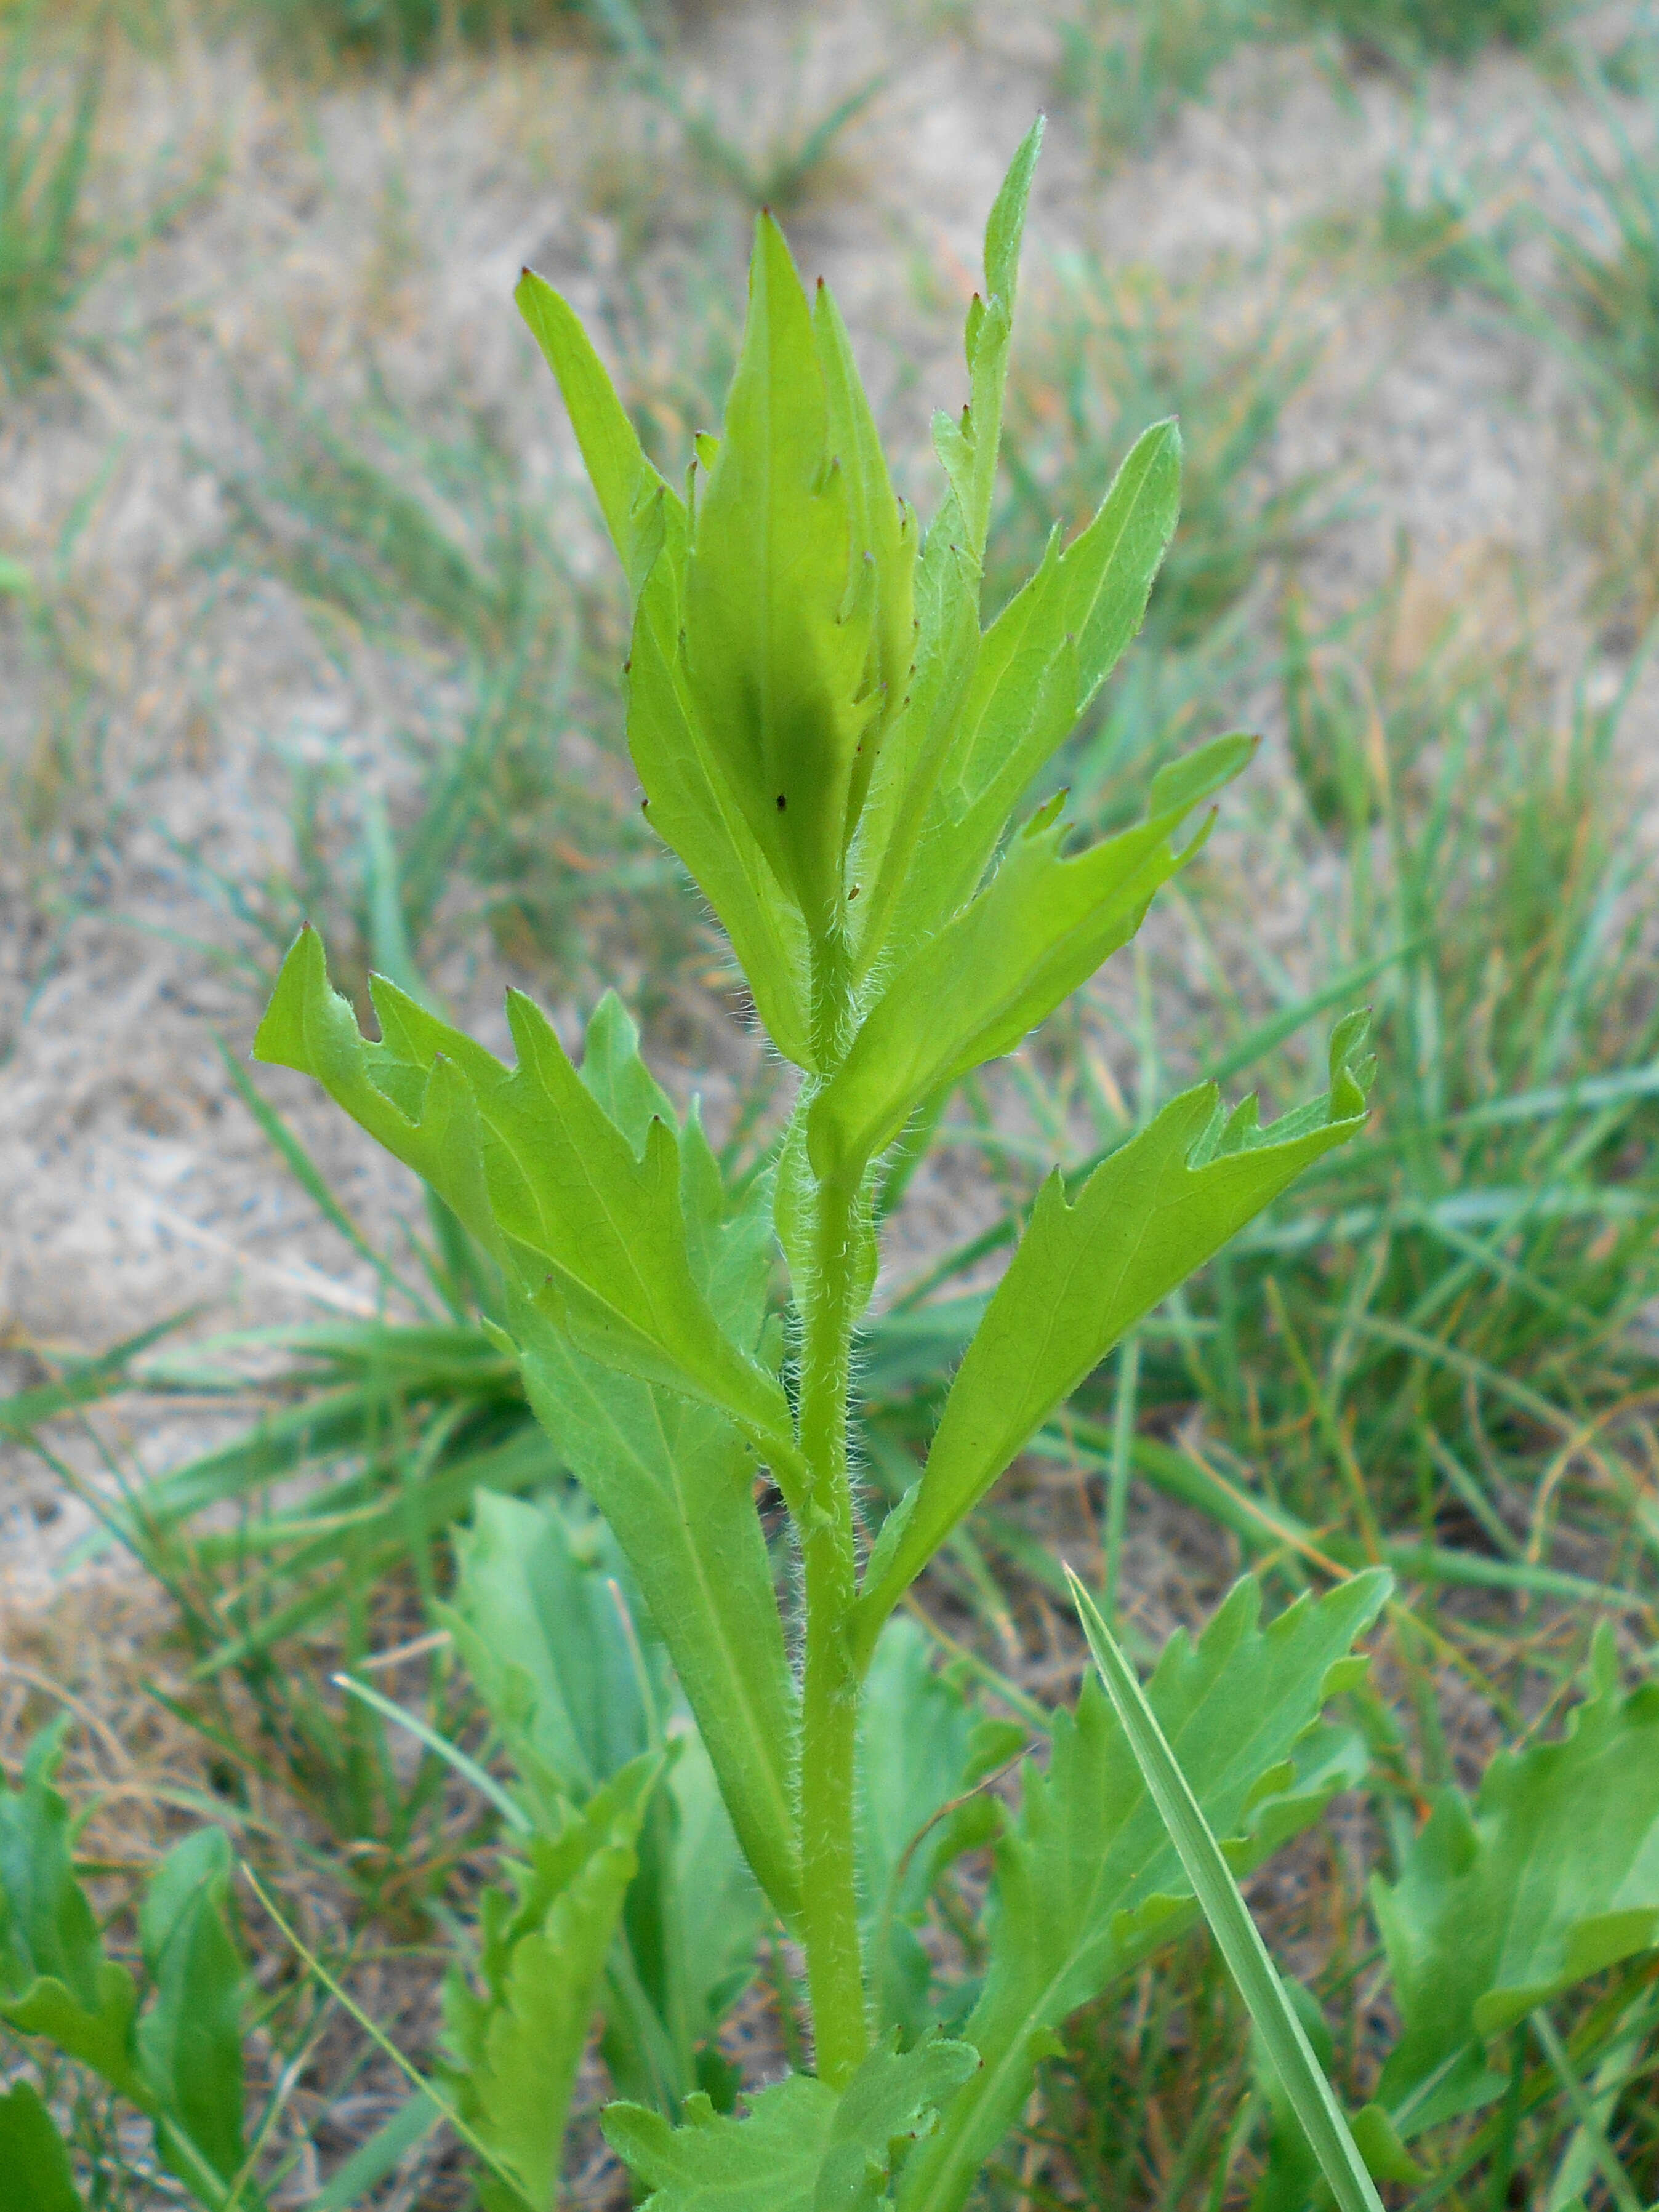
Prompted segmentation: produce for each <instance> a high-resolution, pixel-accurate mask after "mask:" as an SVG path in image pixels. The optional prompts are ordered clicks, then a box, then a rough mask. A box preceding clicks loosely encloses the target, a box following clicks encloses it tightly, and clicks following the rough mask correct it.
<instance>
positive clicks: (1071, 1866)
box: [898, 1574, 1388, 2212]
mask: <svg viewBox="0 0 1659 2212" xmlns="http://www.w3.org/2000/svg"><path fill="white" fill-rule="evenodd" d="M1387 1588H1388V1578H1387V1577H1386V1576H1383V1575H1376V1574H1371V1575H1364V1576H1357V1577H1354V1579H1353V1580H1352V1581H1351V1582H1347V1583H1342V1584H1341V1585H1340V1587H1339V1588H1337V1589H1334V1590H1332V1591H1331V1592H1329V1593H1328V1595H1326V1596H1325V1597H1323V1598H1321V1599H1319V1600H1317V1601H1315V1600H1313V1599H1310V1598H1302V1599H1299V1600H1298V1601H1297V1603H1296V1604H1295V1605H1293V1606H1291V1607H1290V1608H1289V1610H1288V1611H1287V1612H1285V1613H1281V1614H1280V1615H1279V1618H1278V1619H1277V1620H1274V1621H1273V1622H1272V1623H1270V1624H1269V1626H1267V1628H1266V1629H1263V1628H1261V1627H1260V1626H1258V1616H1259V1613H1260V1609H1261V1591H1260V1589H1259V1586H1258V1585H1257V1584H1256V1583H1254V1582H1251V1581H1245V1582H1242V1583H1238V1584H1237V1587H1236V1588H1235V1589H1233V1591H1232V1592H1231V1595H1230V1596H1229V1597H1228V1598H1227V1600H1226V1601H1225V1604H1224V1605H1223V1606H1222V1607H1221V1608H1220V1610H1219V1611H1218V1613H1216V1615H1215V1617H1214V1618H1213V1620H1212V1621H1211V1622H1210V1624H1209V1626H1208V1627H1207V1628H1206V1630H1205V1632H1204V1633H1203V1635H1202V1637H1201V1638H1200V1639H1199V1641H1198V1643H1197V1644H1190V1643H1189V1642H1188V1638H1187V1637H1186V1635H1185V1633H1184V1632H1181V1631H1177V1632H1176V1635H1174V1636H1173V1637H1171V1638H1170V1642H1169V1644H1167V1645H1166V1646H1165V1648H1164V1654H1163V1656H1162V1657H1161V1659H1160V1660H1159V1662H1158V1669H1157V1672H1156V1673H1155V1674H1154V1675H1153V1676H1152V1680H1151V1681H1150V1682H1149V1683H1148V1685H1147V1686H1146V1695H1147V1698H1148V1700H1149V1702H1150V1704H1151V1705H1152V1711H1153V1712H1154V1713H1155V1714H1156V1715H1157V1717H1158V1723H1159V1725H1160V1727H1161V1728H1162V1729H1163V1731H1164V1735H1165V1737H1166V1739H1167V1740H1168V1741H1169V1743H1170V1747H1171V1748H1172V1749H1173V1751H1174V1753H1175V1754H1176V1757H1177V1758H1178V1759H1179V1760H1180V1762H1181V1766H1182V1771H1183V1772H1184V1773H1185V1774H1186V1776H1187V1778H1188V1782H1189V1783H1190V1784H1191V1785H1192V1789H1193V1790H1194V1794H1195V1796H1196V1797H1197V1799H1198V1802H1199V1803H1200V1806H1201V1807H1202V1808H1203V1812H1204V1817H1205V1819H1206V1820H1207V1821H1208V1822H1209V1825H1210V1826H1211V1828H1212V1831H1213V1832H1215V1833H1216V1834H1217V1835H1218V1836H1220V1837H1222V1838H1225V1839H1226V1843H1225V1848H1226V1850H1227V1853H1228V1857H1229V1860H1230V1862H1231V1864H1232V1865H1233V1867H1234V1868H1235V1869H1236V1870H1237V1871H1238V1872H1240V1873H1244V1872H1248V1871H1249V1869H1251V1868H1252V1867H1255V1866H1256V1865H1259V1864H1260V1863H1261V1861H1262V1860H1263V1859H1264V1858H1266V1857H1267V1856H1268V1855H1269V1854H1270V1853H1271V1852H1272V1851H1273V1850H1276V1849H1277V1848H1278V1846H1279V1844H1280V1843H1282V1842H1283V1841H1284V1840H1285V1838H1286V1837H1287V1836H1289V1835H1291V1834H1294V1833H1295V1832H1297V1830H1298V1829H1300V1828H1302V1827H1304V1826H1306V1825H1307V1823H1308V1822H1309V1821H1310V1820H1313V1819H1314V1818H1315V1817H1316V1815H1317V1814H1318V1813H1319V1812H1320V1811H1321V1810H1322V1808H1323V1807H1324V1805H1325V1804H1326V1803H1327V1802H1328V1801H1329V1798H1330V1797H1331V1796H1332V1795H1333V1793H1334V1791H1335V1790H1338V1789H1341V1788H1345V1787H1348V1786H1351V1785H1352V1783H1353V1781H1354V1780H1356V1779H1357V1778H1358V1777H1357V1772H1356V1770H1355V1765H1354V1762H1353V1756H1352V1746H1351V1744H1350V1743H1349V1741H1346V1740H1344V1741H1342V1742H1341V1743H1340V1745H1333V1744H1332V1743H1331V1741H1329V1739H1328V1736H1326V1735H1322V1734H1321V1733H1320V1732H1319V1731H1317V1729H1316V1722H1317V1719H1318V1715H1319V1711H1320V1708H1321V1706H1322V1705H1323V1703H1324V1702H1325V1700H1326V1699H1328V1698H1329V1697H1331V1696H1333V1695H1334V1694H1335V1693H1336V1692H1338V1691H1339V1690H1340V1689H1342V1688H1344V1687H1345V1686H1347V1685H1348V1684H1349V1683H1350V1682H1352V1680H1354V1679H1355V1677H1356V1675H1357V1674H1358V1672H1359V1671H1360V1670H1361V1668H1363V1666H1364V1662H1363V1661H1362V1660H1358V1659H1354V1658H1351V1657H1350V1656H1348V1654H1349V1650H1350V1647H1351V1646H1352V1643H1353V1640H1354V1638H1356V1637H1357V1636H1358V1635H1360V1634H1361V1633H1363V1632H1364V1630H1365V1629H1366V1628H1367V1627H1368V1626H1370V1623H1371V1621H1372V1620H1375V1619H1376V1613H1377V1612H1378V1609H1379V1608H1380V1607H1381V1606H1382V1604H1383V1599H1384V1596H1385V1595H1386V1593H1387ZM1052 1746H1053V1747H1052V1752H1051V1754H1050V1759H1049V1764H1048V1771H1047V1772H1046V1773H1044V1772H1042V1771H1039V1770H1038V1769H1037V1768H1036V1767H1035V1766H1030V1765H1028V1766H1027V1767H1026V1768H1025V1770H1024V1795H1023V1797H1022V1802H1021V1805H1020V1810H1019V1814H1018V1819H1017V1820H1015V1821H1014V1822H1013V1823H1012V1825H1011V1826H1010V1827H1009V1829H1008V1831H1007V1832H1006V1833H1005V1835H1004V1836H1003V1837H1002V1838H1001V1840H1000V1842H999V1843H998V1844H997V1846H996V1853H995V1874H996V1884H995V1893H994V1897H995V1901H994V1911H993V1917H992V1920H991V1926H990V1940H991V1955H990V1964H989V1968H988V1971H987V1976H986V1981H985V1987H984V1990H983V1991H982V1993H981V1996H980V1999H979V2002H977V2004H976V2005H975V2008H974V2010H973V2011H972V2013H970V2014H969V2017H968V2019H967V2020H966V2021H964V2023H963V2029H962V2033H963V2038H964V2039H966V2040H967V2041H968V2042H969V2043H971V2044H972V2045H973V2046H974V2048H975V2050H976V2051H978V2052H979V2053H980V2055H981V2058H982V2060H983V2061H984V2064H983V2068H982V2070H981V2072H980V2073H978V2074H977V2075H975V2077H974V2079H973V2080H972V2081H970V2082H969V2084H968V2086H967V2087H965V2088H964V2089H963V2090H961V2091H960V2092H959V2093H958V2094H957V2096H956V2098H955V2099H954V2100H952V2101H951V2104H950V2105H949V2106H946V2108H945V2112H944V2114H943V2115H942V2118H941V2120H940V2124H939V2131H938V2133H937V2135H936V2136H934V2137H933V2139H932V2140H931V2141H930V2142H926V2143H923V2144H921V2146H919V2148H917V2150H916V2152H915V2154H914V2156H913V2157H912V2159H911V2160H910V2162H909V2164H908V2166H907V2167H906V2169H905V2172H904V2176H903V2180H902V2186H901V2188H900V2191H899V2192H898V2203H899V2205H900V2207H901V2212H957V2208H959V2207H960V2206H961V2205H962V2204H963V2203H965V2201H966V2199H967V2197H968V2195H969V2191H970V2190H971V2189H972V2187H973V2185H974V2183H975V2179H977V2177H978V2175H979V2174H980V2172H981V2171H982V2169H983V2167H984V2165H985V2162H986V2160H987V2159H988V2158H990V2156H991V2155H992V2154H993V2153H994V2150H995V2148H996V2146H997V2144H998V2142H1000V2140H1001V2137H1002V2136H1003V2135H1004V2134H1005V2133H1006V2130H1007V2129H1008V2128H1009V2127H1011V2126H1012V2124H1014V2122H1015V2121H1016V2120H1017V2119H1018V2116H1019V2113H1020V2111H1021V2109H1022V2108H1023V2106H1024V2102H1025V2099H1026V2097H1027V2096H1028V2095H1029V2093H1030V2087H1031V2081H1032V2079H1033V2076H1034V2075H1035V2072H1036V2065H1037V2062H1038V2060H1039V2059H1040V2058H1042V2057H1043V2056H1045V2055H1046V2054H1047V2053H1048V2052H1050V2051H1053V2050H1054V2048H1055V2037H1056V2031H1057V2030H1058V2029H1059V2027H1060V2024H1061V2022H1062V2021H1064V2020H1065V2019H1066V2016H1067V2015H1068V2014H1070V2013H1072V2012H1073V2011H1075V2009H1076V2008H1077V2007H1078V2006H1079V2005H1081V2004H1084V2003H1086V2002H1089V2000H1090V1999H1091V1998H1093V1997H1095V1996H1098V1995H1099V1994H1100V1992H1101V1991H1102V1990H1104V1989H1106V1988H1107V1987H1108V1986H1109V1984H1111V1983H1112V1981H1114V1980H1115V1978H1117V1977H1118V1976H1120V1975H1121V1974H1124V1973H1127V1972H1129V1971H1130V1970H1131V1969H1132V1968H1133V1967H1134V1966H1137V1965H1138V1964H1139V1961H1140V1960H1142V1959H1144V1958H1145V1957H1146V1955H1147V1954H1148V1953H1149V1952H1151V1951H1152V1950H1153V1949H1154V1948H1156V1947H1157V1946H1158V1944H1159V1943H1161V1942H1164V1941H1166V1940H1167V1939H1168V1938H1169V1937H1170V1936H1172V1935H1174V1934H1176V1933H1177V1932H1178V1931H1179V1930H1180V1929H1182V1928H1184V1927H1187V1926H1189V1925H1190V1924H1191V1923H1192V1921H1193V1920H1194V1917H1196V1914H1197V1910H1198V1908H1197V1905H1196V1903H1195V1901H1194V1898H1193V1896H1192V1893H1191V1890H1190V1887H1189V1886H1188V1883H1187V1881H1186V1880H1185V1878H1184V1876H1183V1874H1182V1867H1181V1862H1180V1858H1179V1857H1178V1855H1177V1853H1176V1848H1175V1845H1174V1844H1173V1843H1172V1842H1171V1841H1170V1835H1169V1832H1168V1830H1167V1829H1166V1828H1165V1826H1164V1821H1163V1820H1162V1818H1161V1816H1160V1814H1159V1813H1158V1807H1157V1805H1156V1803H1155V1802H1153V1800H1152V1797H1151V1796H1150V1795H1149V1794H1148V1791H1147V1789H1146V1783H1145V1780H1144V1778H1143V1777H1142V1775H1141V1772H1140V1769H1139V1765H1137V1763H1136V1760H1135V1757H1134V1753H1133V1751H1132V1749H1131V1747H1130V1745H1129V1742H1128V1740H1127V1737H1126V1735H1125V1734H1124V1732H1123V1729H1122V1727H1121V1724H1120V1723H1119V1722H1118V1720H1117V1719H1116V1717H1115V1715H1114V1713H1113V1711H1112V1709H1111V1706H1110V1705H1109V1702H1108V1700H1107V1698H1106V1695H1105V1692H1104V1691H1103V1688H1102V1686H1101V1685H1100V1683H1099V1681H1098V1680H1097V1679H1096V1678H1095V1677H1094V1676H1092V1675H1091V1676H1090V1677H1089V1678H1088V1680H1085V1684H1084V1686H1083V1691H1082V1693H1081V1695H1080V1696H1079V1700H1078V1705H1077V1710H1076V1712H1075V1713H1074V1714H1073V1713H1067V1712H1064V1711H1062V1712H1059V1713H1056V1714H1055V1716H1054V1731H1053V1737H1052ZM1362 1765H1363V1762H1362Z"/></svg>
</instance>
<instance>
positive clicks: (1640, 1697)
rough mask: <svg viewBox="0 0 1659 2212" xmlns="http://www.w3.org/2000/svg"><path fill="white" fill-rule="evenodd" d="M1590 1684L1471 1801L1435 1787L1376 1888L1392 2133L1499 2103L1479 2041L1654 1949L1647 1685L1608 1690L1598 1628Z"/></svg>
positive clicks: (1655, 1770)
mask: <svg viewBox="0 0 1659 2212" xmlns="http://www.w3.org/2000/svg"><path fill="white" fill-rule="evenodd" d="M1592 1675H1593V1683H1594V1687H1593V1692H1592V1694H1591V1696H1590V1697H1589V1698H1588V1699H1586V1700H1585V1702H1584V1703H1583V1705H1580V1706H1579V1707H1578V1709H1577V1711H1576V1712H1575V1713H1574V1714H1573V1716H1572V1718H1571V1723H1570V1724H1569V1726H1568V1729H1567V1732H1566V1734H1565V1735H1564V1736H1563V1737H1562V1738H1561V1739H1560V1741H1559V1742H1555V1743H1537V1744H1532V1745H1529V1746H1528V1747H1527V1748H1526V1749H1525V1750H1522V1751H1519V1752H1500V1753H1498V1756H1497V1757H1496V1758H1495V1759H1493V1760H1492V1764H1491V1765H1490V1766H1488V1767H1487V1769H1486V1773H1485V1775H1484V1776H1483V1777H1482V1778H1481V1782H1480V1790H1479V1791H1478V1792H1477V1794H1476V1796H1475V1800H1474V1805H1473V1806H1471V1805H1470V1804H1469V1803H1468V1801H1467V1800H1466V1799H1465V1798H1464V1797H1463V1796H1462V1794H1461V1792H1459V1791H1457V1790H1445V1791H1443V1793H1442V1795H1441V1796H1440V1797H1439V1798H1438V1800H1437V1802H1436V1803H1435V1806H1434V1808H1433V1810H1432V1812H1431V1814H1430V1816H1429V1819H1428V1821H1427V1822H1426V1824H1425V1826H1424V1827H1423V1829H1422V1830H1421V1832H1419V1835H1418V1837H1417V1838H1416V1840H1415V1842H1414V1843H1413V1845H1412V1847H1411V1849H1410V1850H1409V1851H1408V1852H1407V1856H1406V1859H1405V1863H1404V1864H1403V1865H1402V1867H1401V1871H1400V1879H1399V1881H1397V1882H1395V1884H1394V1885H1393V1886H1392V1887H1390V1886H1389V1884H1388V1883H1386V1882H1384V1881H1382V1880H1381V1879H1378V1880H1377V1881H1375V1882H1374V1883H1373V1885H1372V1890H1371V1901H1372V1905H1373V1909H1374V1910H1375V1911H1376V1919H1377V1925H1378V1927H1379V1929H1381V1931H1382V1936H1383V1946H1384V1948H1385V1949H1386V1951H1387V1953H1388V1957H1389V1968H1390V1971H1391V1972H1392V1974H1393V1977H1394V1986H1395V2002H1396V2003H1397V2005H1398V2006H1399V2008H1400V2016H1401V2038H1400V2040H1399V2042H1398V2043H1397V2044H1396V2045H1395V2048H1394V2050H1393V2051H1392V2053H1391V2054H1390V2056H1389V2061H1388V2063H1387V2065H1386V2066H1385V2067H1384V2069H1383V2078H1382V2081H1381V2082H1380V2083H1379V2085H1378V2089H1377V2102H1378V2104H1379V2106H1381V2107H1382V2108H1383V2111H1384V2112H1386V2114H1387V2115H1388V2116H1389V2118H1390V2120H1391V2121H1392V2123H1393V2124H1394V2126H1395V2129H1396V2130H1397V2131H1398V2132H1399V2133H1400V2134H1401V2135H1415V2134H1418V2133H1419V2132H1420V2131H1421V2130H1423V2129H1425V2128H1427V2127H1431V2126H1433V2125H1435V2124H1437V2122H1438V2121H1440V2120H1443V2119H1448V2118H1452V2117H1454V2116H1455V2114H1457V2113H1459V2112H1468V2111H1469V2110H1470V2109H1472V2108H1473V2107H1474V2106H1478V2105H1481V2104H1485V2103H1488V2102H1490V2101H1491V2100H1492V2099H1493V2098H1494V2097H1498V2096H1501V2095H1502V2094H1503V2093H1504V2087H1505V2086H1506V2081H1507V2075H1506V2074H1504V2073H1500V2072H1498V2071H1497V2070H1496V2069H1490V2068H1488V2066H1487V2064H1486V2049H1485V2046H1486V2041H1487V2039H1489V2038H1490V2037H1492V2036H1494V2035H1498V2034H1501V2033H1503V2032H1504V2030H1505V2029H1507V2028H1510V2027H1514V2026H1515V2025H1516V2023H1517V2022H1518V2021H1522V2020H1524V2019H1525V2018H1526V2016H1527V2015H1528V2013H1529V2012H1531V2011H1532V2010H1533V2009H1534V2008H1535V2007H1537V2006H1539V2005H1542V2004H1547V2003H1548V2002H1550V2000H1551V1999H1552V1998H1553V1997H1555V1996H1559V1994H1560V1993H1561V1991H1563V1990H1566V1989H1570V1988H1571V1986H1572V1985H1573V1984H1575V1983H1577V1982H1579V1981H1582V1980H1583V1979H1584V1978H1585V1977H1586V1976H1587V1975H1590V1974H1594V1973H1599V1972H1601V1970H1602V1969H1603V1968H1604V1967H1607V1966H1613V1965H1614V1964H1615V1963H1616V1962H1617V1961H1618V1960H1621V1959H1626V1958H1630V1957H1631V1956H1632V1955H1633V1954H1636V1953H1638V1952H1641V1951H1646V1950H1650V1949H1652V1948H1654V1947H1655V1946H1656V1945H1659V1683H1655V1682H1648V1683H1644V1685H1643V1686H1641V1687H1640V1688H1639V1689H1638V1690H1635V1691H1633V1692H1632V1693H1631V1695H1630V1696H1628V1697H1625V1698H1621V1697H1620V1694H1619V1685H1618V1665H1617V1658H1616V1655H1615V1650H1614V1645H1613V1638H1612V1635H1611V1632H1609V1631H1608V1630H1607V1628H1606V1626H1603V1627H1601V1628H1600V1629H1598V1631H1597V1632H1596V1642H1595V1652H1594V1655H1593V1658H1592Z"/></svg>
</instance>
